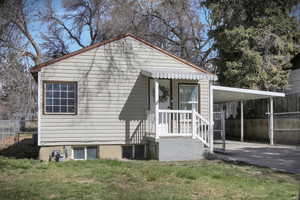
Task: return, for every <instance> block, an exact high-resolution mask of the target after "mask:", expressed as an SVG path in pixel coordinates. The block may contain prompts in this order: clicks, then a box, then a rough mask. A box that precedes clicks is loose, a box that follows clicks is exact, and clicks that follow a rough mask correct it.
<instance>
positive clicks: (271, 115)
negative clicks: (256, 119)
mask: <svg viewBox="0 0 300 200" xmlns="http://www.w3.org/2000/svg"><path fill="white" fill-rule="evenodd" d="M273 134H274V110H273V97H270V124H269V137H270V145H274V138H273Z"/></svg>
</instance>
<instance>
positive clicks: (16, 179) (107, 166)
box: [0, 157, 299, 200]
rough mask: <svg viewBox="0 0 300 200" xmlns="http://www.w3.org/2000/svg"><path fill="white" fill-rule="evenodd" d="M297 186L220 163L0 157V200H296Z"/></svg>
mask: <svg viewBox="0 0 300 200" xmlns="http://www.w3.org/2000/svg"><path fill="white" fill-rule="evenodd" d="M298 187H299V185H298V182H297V181H296V178H295V177H293V176H290V175H285V174H280V173H276V172H274V171H271V170H268V169H261V168H256V167H250V166H238V165H232V164H228V163H223V162H221V161H207V160H204V161H198V162H176V163H160V162H157V161H127V162H120V161H109V160H94V161H67V162H63V163H54V162H52V163H45V162H39V161H37V160H30V159H8V158H4V157H0V199H1V200H2V199H3V200H11V199H18V200H20V199H26V200H31V199H32V200H35V199H57V200H63V199H72V200H79V199H87V200H93V199H122V200H127V199H128V200H129V199H130V200H135V199H153V200H154V199H161V200H163V199H174V200H175V199H218V200H219V199H270V200H275V199H283V200H289V199H297V197H296V196H297V193H298V189H299V188H298Z"/></svg>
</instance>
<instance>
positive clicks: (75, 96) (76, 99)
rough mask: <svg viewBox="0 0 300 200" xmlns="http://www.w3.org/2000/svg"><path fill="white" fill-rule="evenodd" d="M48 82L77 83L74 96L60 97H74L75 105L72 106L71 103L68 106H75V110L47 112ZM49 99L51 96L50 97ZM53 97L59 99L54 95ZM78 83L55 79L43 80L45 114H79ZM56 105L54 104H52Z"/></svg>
mask: <svg viewBox="0 0 300 200" xmlns="http://www.w3.org/2000/svg"><path fill="white" fill-rule="evenodd" d="M47 83H60V84H61V83H67V84H70V83H73V84H75V90H74V97H73V98H61V97H59V99H67V100H68V99H73V100H74V105H73V106H70V105H68V104H67V105H66V106H67V107H74V112H47V109H46V107H47V104H46V102H47V95H46V93H47ZM55 91H56V90H52V92H55ZM57 91H60V90H57ZM48 99H49V98H48ZM51 99H57V98H54V97H52V98H51ZM77 101H78V83H77V82H76V81H53V80H49V81H48V80H46V81H44V82H43V114H45V115H76V114H77V111H78V102H77ZM52 106H54V105H52Z"/></svg>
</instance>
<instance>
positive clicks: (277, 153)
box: [215, 140, 300, 175]
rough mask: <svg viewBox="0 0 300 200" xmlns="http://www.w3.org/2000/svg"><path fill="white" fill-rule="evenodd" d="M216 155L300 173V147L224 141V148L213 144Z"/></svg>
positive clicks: (228, 159) (229, 159) (221, 157)
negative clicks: (223, 150)
mask: <svg viewBox="0 0 300 200" xmlns="http://www.w3.org/2000/svg"><path fill="white" fill-rule="evenodd" d="M215 147H216V148H215V152H216V155H217V156H218V157H219V158H220V159H223V160H227V161H237V162H244V163H247V164H252V165H256V166H261V167H269V168H272V169H275V170H278V171H283V172H287V173H292V174H298V175H299V174H300V147H297V146H287V145H274V146H270V145H268V144H260V143H247V142H237V141H228V140H227V141H226V150H225V152H222V149H221V145H219V144H216V145H215Z"/></svg>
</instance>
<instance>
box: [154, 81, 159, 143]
mask: <svg viewBox="0 0 300 200" xmlns="http://www.w3.org/2000/svg"><path fill="white" fill-rule="evenodd" d="M154 105H155V138H156V139H158V138H159V130H158V123H159V122H158V121H159V113H158V110H159V83H158V80H157V79H154Z"/></svg>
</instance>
